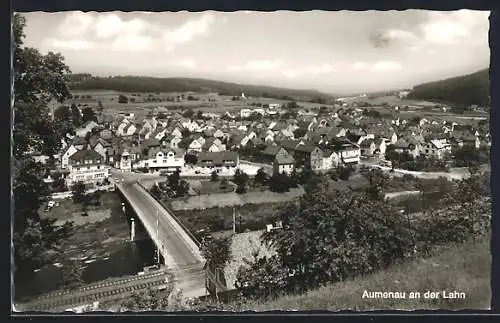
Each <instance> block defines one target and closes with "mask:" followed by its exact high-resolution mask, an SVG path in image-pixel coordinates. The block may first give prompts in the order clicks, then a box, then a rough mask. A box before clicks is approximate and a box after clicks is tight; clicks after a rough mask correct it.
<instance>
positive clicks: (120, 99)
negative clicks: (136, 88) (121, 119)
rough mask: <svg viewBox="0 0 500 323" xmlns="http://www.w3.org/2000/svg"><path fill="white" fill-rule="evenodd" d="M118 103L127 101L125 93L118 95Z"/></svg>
mask: <svg viewBox="0 0 500 323" xmlns="http://www.w3.org/2000/svg"><path fill="white" fill-rule="evenodd" d="M118 103H128V97H126V96H125V95H123V94H120V95H119V96H118Z"/></svg>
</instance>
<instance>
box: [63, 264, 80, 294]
mask: <svg viewBox="0 0 500 323" xmlns="http://www.w3.org/2000/svg"><path fill="white" fill-rule="evenodd" d="M83 271H84V268H83V266H82V264H81V263H80V262H79V261H78V260H70V261H69V262H68V263H67V264H66V265H65V266H63V269H62V283H63V286H64V287H66V288H69V289H75V288H78V287H80V286H81V285H82V284H83V282H84V281H83Z"/></svg>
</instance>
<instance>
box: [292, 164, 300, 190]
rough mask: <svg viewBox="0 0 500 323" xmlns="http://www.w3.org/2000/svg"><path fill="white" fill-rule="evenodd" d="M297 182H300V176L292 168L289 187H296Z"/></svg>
mask: <svg viewBox="0 0 500 323" xmlns="http://www.w3.org/2000/svg"><path fill="white" fill-rule="evenodd" d="M299 181H300V176H299V174H298V173H297V169H295V167H294V168H293V170H292V173H291V174H290V187H298V186H299Z"/></svg>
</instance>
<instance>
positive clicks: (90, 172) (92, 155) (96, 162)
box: [66, 149, 110, 187]
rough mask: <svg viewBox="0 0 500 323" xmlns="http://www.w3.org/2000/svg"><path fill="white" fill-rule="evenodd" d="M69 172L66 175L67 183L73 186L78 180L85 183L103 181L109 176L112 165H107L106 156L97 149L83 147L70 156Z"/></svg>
mask: <svg viewBox="0 0 500 323" xmlns="http://www.w3.org/2000/svg"><path fill="white" fill-rule="evenodd" d="M68 169H69V174H68V176H67V177H66V185H67V186H68V187H71V186H72V185H73V184H75V183H76V182H83V183H85V184H96V183H102V182H103V181H104V180H105V179H107V178H108V177H109V169H110V167H109V166H107V165H106V163H105V160H104V158H103V157H102V156H101V155H99V154H98V153H97V152H96V151H94V150H91V149H82V150H80V151H77V152H76V153H74V154H73V155H71V156H70V157H69V165H68Z"/></svg>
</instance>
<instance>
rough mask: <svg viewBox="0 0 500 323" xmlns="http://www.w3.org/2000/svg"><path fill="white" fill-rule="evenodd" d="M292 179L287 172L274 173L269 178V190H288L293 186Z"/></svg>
mask: <svg viewBox="0 0 500 323" xmlns="http://www.w3.org/2000/svg"><path fill="white" fill-rule="evenodd" d="M292 181H293V179H292V178H291V177H290V176H288V174H287V173H284V172H283V173H278V174H274V175H273V176H271V178H270V179H269V190H271V191H272V192H277V193H285V192H288V191H290V188H291V187H293V186H294V184H293V182H292Z"/></svg>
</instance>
